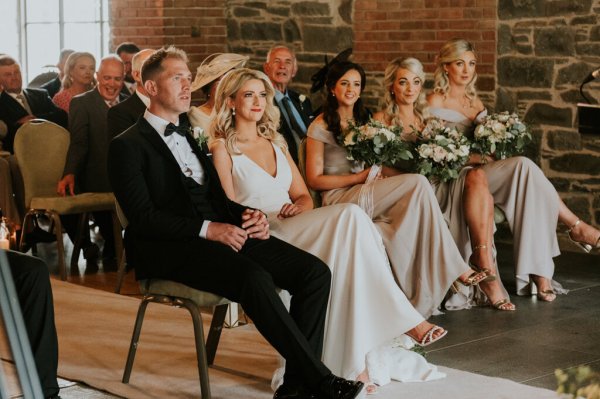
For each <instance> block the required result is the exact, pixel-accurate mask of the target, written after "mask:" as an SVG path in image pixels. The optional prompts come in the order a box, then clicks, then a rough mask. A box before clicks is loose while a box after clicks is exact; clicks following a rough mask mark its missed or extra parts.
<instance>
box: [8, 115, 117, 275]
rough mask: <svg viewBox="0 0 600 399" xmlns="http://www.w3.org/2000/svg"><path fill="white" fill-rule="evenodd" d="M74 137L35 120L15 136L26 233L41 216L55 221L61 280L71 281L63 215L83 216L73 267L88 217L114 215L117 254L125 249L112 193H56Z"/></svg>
mask: <svg viewBox="0 0 600 399" xmlns="http://www.w3.org/2000/svg"><path fill="white" fill-rule="evenodd" d="M69 143H70V134H69V132H68V131H67V130H66V129H64V128H62V127H61V126H59V125H57V124H55V123H52V122H49V121H46V120H42V119H34V120H31V121H29V122H27V123H25V124H24V125H23V126H21V127H20V128H19V130H17V133H16V135H15V143H14V149H15V156H16V158H17V162H18V164H19V168H20V170H21V173H22V175H23V183H24V186H25V208H26V209H27V213H26V214H25V217H24V219H23V225H22V228H23V231H27V230H28V224H29V223H32V221H33V217H34V216H36V215H37V214H46V215H47V216H49V217H50V218H51V220H52V222H53V223H52V226H53V229H54V233H55V234H56V243H57V247H58V264H59V271H60V277H61V279H63V280H66V278H67V269H66V265H65V250H64V245H63V239H62V224H61V221H60V216H61V215H72V214H79V215H80V218H79V228H78V231H77V238H76V240H75V243H74V248H73V254H72V256H71V267H75V266H76V265H77V261H78V259H79V253H80V252H81V243H82V239H83V237H84V236H83V233H84V232H85V227H86V224H87V221H88V214H89V213H90V212H97V211H112V212H113V221H114V223H113V225H114V227H115V230H117V229H118V233H117V231H115V250H116V251H117V253H120V252H121V250H122V248H123V242H122V237H121V231H120V229H119V227H118V226H119V224H118V221H117V216H116V214H115V212H114V210H115V208H114V203H115V199H114V195H113V194H112V193H83V194H77V195H71V196H65V197H62V196H59V195H58V194H57V193H56V186H57V184H58V181H59V180H60V179H61V178H62V176H63V171H64V167H65V162H66V158H67V151H68V150H69ZM24 236H25V234H22V235H21V243H20V247H21V248H23V245H24V241H23V239H24Z"/></svg>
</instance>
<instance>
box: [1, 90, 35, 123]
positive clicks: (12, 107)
mask: <svg viewBox="0 0 600 399" xmlns="http://www.w3.org/2000/svg"><path fill="white" fill-rule="evenodd" d="M26 97H27V96H26ZM1 98H2V106H3V107H6V109H7V111H8V114H12V116H13V118H14V120H13V123H14V122H15V121H17V120H19V119H21V118H22V117H24V116H25V115H28V114H27V111H26V110H25V108H23V106H22V105H21V104H19V102H18V101H17V100H15V99H14V98H13V97H12V96H11V95H10V94H8V93H7V92H6V91H3V92H2V94H1ZM27 102H29V98H27ZM29 106H30V107H31V103H29Z"/></svg>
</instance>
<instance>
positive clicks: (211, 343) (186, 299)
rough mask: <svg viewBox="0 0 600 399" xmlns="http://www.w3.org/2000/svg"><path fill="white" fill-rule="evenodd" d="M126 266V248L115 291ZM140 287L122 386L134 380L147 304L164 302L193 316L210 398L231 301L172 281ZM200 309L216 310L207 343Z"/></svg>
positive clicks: (124, 222)
mask: <svg viewBox="0 0 600 399" xmlns="http://www.w3.org/2000/svg"><path fill="white" fill-rule="evenodd" d="M115 204H116V206H115V208H116V212H117V216H118V218H119V221H120V222H121V226H122V227H123V228H126V227H127V225H128V221H127V218H126V216H125V214H124V213H123V211H122V209H121V207H120V206H119V204H118V203H116V202H115ZM126 263H127V262H126V257H125V249H123V256H121V261H120V263H119V271H118V278H117V287H116V289H115V292H117V293H118V292H120V290H121V284H122V282H123V276H124V275H125V266H126ZM139 285H140V291H141V293H142V295H144V296H143V298H142V301H141V303H140V306H139V308H138V313H137V317H136V319H135V326H134V328H133V334H132V336H131V345H130V346H129V354H128V355H127V362H126V364H125V370H124V371H123V380H122V381H123V383H125V384H127V383H128V382H129V378H130V377H131V370H132V369H133V361H134V359H135V353H136V350H137V346H138V341H139V338H140V333H141V331H142V323H143V321H144V315H145V313H146V307H147V306H148V304H149V303H151V302H152V303H162V304H166V305H170V306H174V307H178V308H180V307H184V308H186V309H187V310H188V312H190V315H191V316H192V323H193V325H194V339H195V341H196V357H197V361H198V372H199V376H200V391H201V393H202V399H210V398H211V394H210V381H209V377H208V366H209V365H212V364H213V363H214V360H215V355H216V352H217V346H218V345H219V339H220V338H221V331H222V329H223V322H224V321H225V316H226V314H227V307H228V306H229V304H230V303H231V302H230V301H229V300H228V299H226V298H223V297H221V296H218V295H215V294H212V293H210V292H205V291H200V290H196V289H193V288H190V287H188V286H187V285H184V284H181V283H176V282H174V281H169V280H161V279H148V280H140V281H139ZM200 307H214V313H213V318H212V322H211V325H210V330H209V333H208V338H207V340H206V343H205V342H204V327H203V325H202V314H201V313H200Z"/></svg>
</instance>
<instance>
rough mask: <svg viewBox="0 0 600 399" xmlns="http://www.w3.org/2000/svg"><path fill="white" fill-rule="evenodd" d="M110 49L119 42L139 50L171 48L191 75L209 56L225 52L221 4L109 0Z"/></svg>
mask: <svg viewBox="0 0 600 399" xmlns="http://www.w3.org/2000/svg"><path fill="white" fill-rule="evenodd" d="M110 12H111V14H110V15H111V19H110V23H111V44H112V45H111V48H113V49H114V48H115V47H116V46H118V45H119V43H121V42H123V41H132V42H135V43H136V44H137V45H138V46H140V47H142V48H143V47H150V48H158V47H161V46H163V45H165V44H174V45H175V46H177V47H179V48H181V49H183V50H185V51H186V52H187V53H188V56H189V58H190V68H191V69H192V71H195V70H196V68H197V67H198V65H200V63H201V62H202V60H203V59H204V58H205V57H206V56H208V55H209V54H212V53H222V52H224V51H226V50H227V27H226V26H227V25H226V19H225V13H226V1H225V0H111V3H110Z"/></svg>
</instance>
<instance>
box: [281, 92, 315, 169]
mask: <svg viewBox="0 0 600 399" xmlns="http://www.w3.org/2000/svg"><path fill="white" fill-rule="evenodd" d="M287 94H288V96H289V98H290V100H291V101H292V104H293V105H294V107H296V110H298V113H299V114H300V116H301V117H302V121H303V122H304V125H306V129H308V126H309V125H310V124H311V122H312V121H313V119H314V116H313V113H312V105H311V103H310V99H309V98H308V97H306V98H304V101H301V100H300V94H299V93H298V92H296V91H294V90H290V89H288V90H287ZM273 101H274V102H275V105H276V106H277V108H279V103H278V102H277V101H275V100H273ZM279 111H280V112H281V109H279ZM284 111H285V110H284ZM279 133H281V134H282V135H283V137H284V138H285V141H286V142H287V144H288V148H289V151H290V155H291V156H292V158H293V159H294V162H296V164H298V146H297V145H296V141H295V140H294V136H293V133H292V126H291V125H290V124H289V123H288V121H287V120H286V119H285V117H284V116H283V115H281V119H280V122H279ZM299 133H301V132H299ZM300 138H301V139H302V138H303V137H300Z"/></svg>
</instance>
